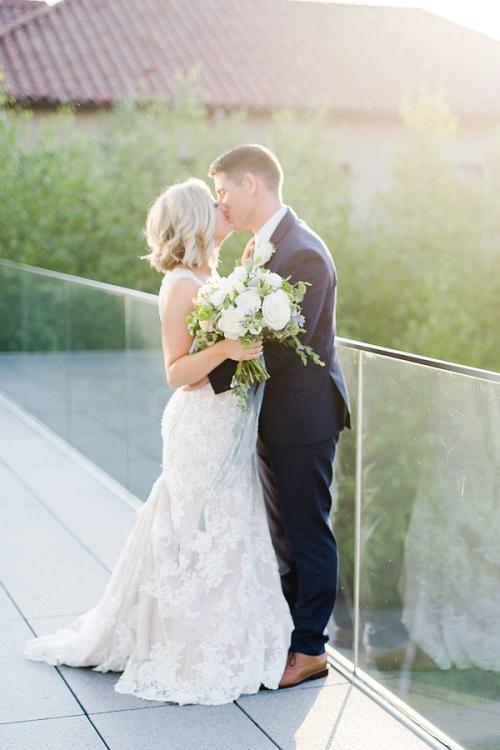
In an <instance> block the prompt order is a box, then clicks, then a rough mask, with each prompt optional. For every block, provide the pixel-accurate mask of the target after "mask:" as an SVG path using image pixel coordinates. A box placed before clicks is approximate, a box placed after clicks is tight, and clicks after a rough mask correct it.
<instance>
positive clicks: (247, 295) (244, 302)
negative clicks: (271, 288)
mask: <svg viewBox="0 0 500 750" xmlns="http://www.w3.org/2000/svg"><path fill="white" fill-rule="evenodd" d="M235 302H236V305H237V306H238V307H239V308H240V310H243V311H244V312H245V313H247V314H248V313H256V312H257V310H260V306H261V304H262V302H261V299H260V296H259V294H258V292H257V291H256V290H255V289H247V290H246V291H245V292H242V293H241V294H238V296H237V297H236V299H235Z"/></svg>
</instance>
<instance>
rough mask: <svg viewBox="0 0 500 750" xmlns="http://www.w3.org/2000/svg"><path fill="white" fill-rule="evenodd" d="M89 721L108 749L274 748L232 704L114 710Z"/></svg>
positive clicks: (97, 715)
mask: <svg viewBox="0 0 500 750" xmlns="http://www.w3.org/2000/svg"><path fill="white" fill-rule="evenodd" d="M92 721H93V722H94V723H95V725H96V726H97V728H98V729H99V731H100V733H101V734H102V736H103V737H104V739H105V741H106V742H107V744H108V745H109V747H110V748H111V750H138V749H139V748H144V750H146V748H147V750H194V749H195V748H200V750H233V749H236V748H237V750H276V746H275V745H274V744H273V743H272V742H271V741H270V740H269V739H268V738H267V737H266V736H265V735H264V734H263V733H262V732H261V731H260V730H259V729H258V727H256V726H255V724H253V723H252V722H251V721H250V720H249V719H248V718H247V717H246V716H245V714H244V713H243V712H242V711H240V710H239V708H238V707H237V706H235V705H233V704H228V705H225V706H172V705H169V706H160V707H158V708H145V709H143V710H141V711H117V712H116V713H108V714H96V715H93V716H92Z"/></svg>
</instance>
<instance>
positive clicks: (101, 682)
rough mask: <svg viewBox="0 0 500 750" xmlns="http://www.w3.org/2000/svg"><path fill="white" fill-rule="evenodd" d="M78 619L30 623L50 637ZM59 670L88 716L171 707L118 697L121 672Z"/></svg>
mask: <svg viewBox="0 0 500 750" xmlns="http://www.w3.org/2000/svg"><path fill="white" fill-rule="evenodd" d="M74 619H75V617H73V616H67V617H44V618H39V617H36V618H32V619H30V624H31V625H32V627H33V629H34V630H35V631H36V633H37V635H46V634H47V633H55V632H56V631H57V630H58V629H59V628H63V627H67V626H68V625H70V624H71V622H72V621H73V620H74ZM59 669H60V670H61V672H62V674H63V675H64V678H65V679H66V680H67V681H68V683H69V684H70V685H71V688H72V690H74V692H75V694H76V695H77V696H78V700H79V701H80V702H81V703H82V705H83V706H84V708H85V710H86V711H87V713H105V712H108V711H117V710H123V709H132V708H146V707H148V706H152V707H157V706H159V705H167V704H165V703H160V702H159V701H146V700H143V699H141V698H136V697H135V696H133V695H124V694H122V693H116V692H115V690H114V685H115V683H116V682H117V680H118V679H119V677H120V674H121V673H119V672H105V673H102V672H94V671H93V670H92V669H91V668H90V667H86V668H81V667H79V668H75V667H66V666H60V667H59Z"/></svg>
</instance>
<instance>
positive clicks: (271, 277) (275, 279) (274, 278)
mask: <svg viewBox="0 0 500 750" xmlns="http://www.w3.org/2000/svg"><path fill="white" fill-rule="evenodd" d="M263 277H264V281H265V282H266V284H269V286H270V287H272V288H273V289H279V288H280V286H281V285H282V284H283V279H282V278H281V276H280V275H279V273H273V272H272V271H266V272H265V273H264V274H263Z"/></svg>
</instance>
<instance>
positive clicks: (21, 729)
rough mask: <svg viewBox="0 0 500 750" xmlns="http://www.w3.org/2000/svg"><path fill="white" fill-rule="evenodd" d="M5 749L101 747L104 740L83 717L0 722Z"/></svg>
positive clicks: (1, 744) (80, 749)
mask: <svg viewBox="0 0 500 750" xmlns="http://www.w3.org/2000/svg"><path fill="white" fill-rule="evenodd" d="M0 747H1V748H2V750H68V748H71V750H102V749H103V748H105V745H104V743H103V742H102V740H101V739H100V737H99V735H98V734H97V732H96V731H95V729H94V728H93V726H92V724H91V723H90V721H89V720H88V719H87V718H86V717H84V716H71V717H65V718H61V719H45V720H44V721H25V722H21V723H18V724H2V725H0Z"/></svg>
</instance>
